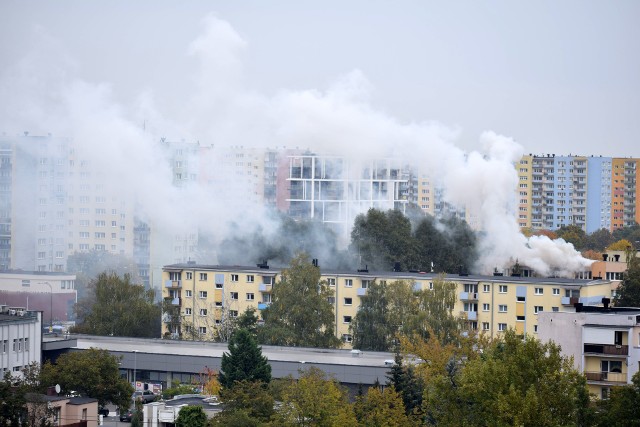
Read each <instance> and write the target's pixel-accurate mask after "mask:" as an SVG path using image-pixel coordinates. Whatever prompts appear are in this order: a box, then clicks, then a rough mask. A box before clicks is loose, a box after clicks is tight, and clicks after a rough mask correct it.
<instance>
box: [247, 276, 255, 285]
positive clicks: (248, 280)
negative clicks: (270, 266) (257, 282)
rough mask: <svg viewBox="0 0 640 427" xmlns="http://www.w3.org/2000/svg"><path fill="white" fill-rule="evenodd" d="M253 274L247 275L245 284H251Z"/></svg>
mask: <svg viewBox="0 0 640 427" xmlns="http://www.w3.org/2000/svg"><path fill="white" fill-rule="evenodd" d="M253 279H254V277H253V274H247V283H253Z"/></svg>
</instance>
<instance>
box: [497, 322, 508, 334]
mask: <svg viewBox="0 0 640 427" xmlns="http://www.w3.org/2000/svg"><path fill="white" fill-rule="evenodd" d="M506 330H507V324H506V323H498V331H500V332H504V331H506Z"/></svg>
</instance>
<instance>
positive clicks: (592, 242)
mask: <svg viewBox="0 0 640 427" xmlns="http://www.w3.org/2000/svg"><path fill="white" fill-rule="evenodd" d="M613 242H614V238H613V235H612V234H611V232H610V231H609V230H607V229H606V228H601V229H600V230H596V231H594V232H593V233H591V234H588V235H587V236H586V237H585V239H584V247H583V248H582V249H583V250H593V251H599V252H602V251H604V250H605V249H606V248H607V247H608V246H609V245H610V244H612V243H613Z"/></svg>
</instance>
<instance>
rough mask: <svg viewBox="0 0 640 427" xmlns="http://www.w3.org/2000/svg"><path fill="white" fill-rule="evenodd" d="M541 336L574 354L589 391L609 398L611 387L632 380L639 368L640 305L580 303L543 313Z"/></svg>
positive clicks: (576, 365)
mask: <svg viewBox="0 0 640 427" xmlns="http://www.w3.org/2000/svg"><path fill="white" fill-rule="evenodd" d="M539 324H540V328H539V338H540V339H541V340H543V341H545V342H546V341H548V340H552V341H554V342H556V343H557V344H559V345H560V346H561V347H562V352H563V354H565V355H567V356H572V357H573V363H574V366H575V368H576V369H578V370H579V371H580V372H583V373H584V374H585V376H586V377H587V385H588V387H589V392H590V393H591V394H594V395H595V396H597V397H599V398H602V399H606V398H608V396H609V391H610V390H611V387H614V386H620V385H625V384H630V383H631V378H632V377H633V375H634V374H635V373H636V372H638V369H639V368H640V366H639V365H640V308H605V307H578V308H577V310H576V312H574V313H568V312H566V313H564V312H560V313H553V312H551V313H549V312H546V313H542V314H541V315H540V319H539Z"/></svg>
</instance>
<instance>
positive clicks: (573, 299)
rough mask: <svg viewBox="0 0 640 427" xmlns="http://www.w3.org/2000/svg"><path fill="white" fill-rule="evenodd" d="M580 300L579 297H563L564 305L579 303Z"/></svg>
mask: <svg viewBox="0 0 640 427" xmlns="http://www.w3.org/2000/svg"><path fill="white" fill-rule="evenodd" d="M579 301H580V298H579V297H562V305H571V306H573V305H574V304H577V303H578V302H579Z"/></svg>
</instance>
